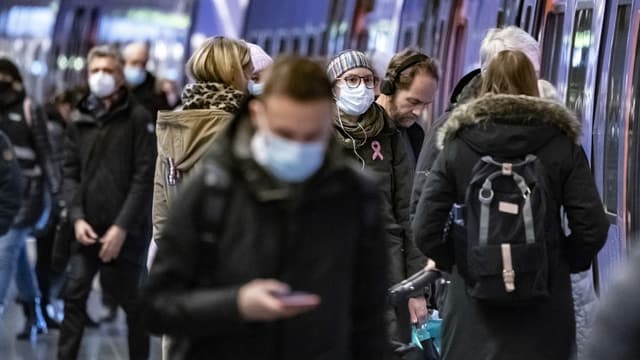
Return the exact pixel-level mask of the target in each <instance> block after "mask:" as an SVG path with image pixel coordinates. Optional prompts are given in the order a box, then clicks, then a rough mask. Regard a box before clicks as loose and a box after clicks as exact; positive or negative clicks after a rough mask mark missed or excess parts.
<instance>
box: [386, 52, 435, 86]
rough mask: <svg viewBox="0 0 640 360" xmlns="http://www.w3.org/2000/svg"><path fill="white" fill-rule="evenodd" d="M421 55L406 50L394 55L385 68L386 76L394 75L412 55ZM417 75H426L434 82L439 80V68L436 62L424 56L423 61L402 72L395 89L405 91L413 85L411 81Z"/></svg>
mask: <svg viewBox="0 0 640 360" xmlns="http://www.w3.org/2000/svg"><path fill="white" fill-rule="evenodd" d="M420 54H423V55H424V53H422V52H421V51H419V50H416V49H412V48H407V49H404V50H402V52H399V53H398V54H396V55H394V56H393V57H392V58H391V61H390V62H389V66H388V67H387V74H392V73H395V72H396V71H397V70H398V68H400V66H401V65H402V64H403V63H404V62H405V61H406V60H407V59H409V58H410V57H412V56H414V55H420ZM418 74H427V75H430V76H432V77H433V78H434V79H436V81H439V80H440V68H439V66H438V62H437V61H436V60H435V59H433V58H431V57H429V56H425V58H424V60H421V61H419V62H417V63H416V64H414V65H411V66H409V67H408V68H406V69H404V70H402V71H401V72H400V74H398V77H397V78H396V82H395V87H396V89H399V90H407V89H409V88H410V87H411V84H412V83H413V79H414V78H415V77H416V76H417V75H418Z"/></svg>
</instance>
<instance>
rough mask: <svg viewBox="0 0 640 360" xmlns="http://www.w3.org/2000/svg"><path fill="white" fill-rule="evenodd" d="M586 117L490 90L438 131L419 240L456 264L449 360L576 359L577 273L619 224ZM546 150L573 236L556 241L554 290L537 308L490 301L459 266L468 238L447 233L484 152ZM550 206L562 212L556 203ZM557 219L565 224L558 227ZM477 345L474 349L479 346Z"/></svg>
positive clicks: (446, 339) (507, 154)
mask: <svg viewBox="0 0 640 360" xmlns="http://www.w3.org/2000/svg"><path fill="white" fill-rule="evenodd" d="M580 132H581V128H580V123H579V122H578V121H577V120H576V119H575V117H574V116H573V115H572V114H571V113H570V112H569V111H568V110H567V109H566V108H565V107H564V106H563V105H560V104H557V103H555V102H552V101H547V100H543V99H540V98H534V97H527V96H514V95H489V96H483V97H481V98H478V99H476V100H474V101H472V102H470V103H467V104H465V105H461V106H460V107H458V109H456V110H455V111H454V112H453V113H452V114H451V116H450V117H449V119H448V120H447V122H446V123H445V125H444V126H443V127H442V128H441V129H440V131H439V133H438V144H439V146H440V148H443V150H442V152H441V153H440V155H439V156H438V158H437V159H436V162H435V164H434V166H433V168H432V171H431V172H430V174H429V176H428V177H427V182H426V184H425V186H424V191H423V192H422V195H421V197H420V200H419V203H418V207H417V212H416V217H415V221H414V232H415V236H416V237H415V239H416V244H417V245H418V247H419V248H420V249H421V250H422V251H423V252H424V253H425V254H426V255H427V256H429V257H430V258H433V259H434V260H435V261H436V264H438V266H439V267H442V268H444V269H448V270H452V281H451V285H450V286H449V287H450V289H449V290H448V291H449V293H448V294H447V297H446V300H445V302H446V307H447V309H451V311H448V312H447V313H446V314H444V319H445V320H444V321H445V322H444V323H443V358H444V359H446V360H452V359H453V360H463V359H469V360H470V359H486V360H498V359H513V358H518V359H525V360H526V359H532V360H533V359H558V360H560V359H563V360H564V359H568V358H569V356H570V353H571V350H572V348H573V347H574V346H575V319H574V309H573V301H572V296H571V283H570V277H569V274H570V273H571V272H578V271H584V270H586V269H588V268H589V267H590V265H591V261H592V259H593V258H594V257H595V255H596V254H597V252H598V251H599V250H600V248H601V247H602V246H603V245H604V242H605V241H606V236H607V231H608V228H609V223H608V220H607V219H606V217H605V214H604V210H603V207H602V203H601V201H600V197H599V195H598V192H597V189H596V186H595V182H594V180H593V176H592V175H591V171H590V169H589V165H588V162H587V158H586V155H585V153H584V150H583V149H582V147H581V146H579V145H578V144H577V142H578V138H579V136H580ZM527 154H534V155H536V156H537V157H538V158H539V159H540V161H541V162H542V164H543V165H544V166H545V169H546V172H547V176H548V180H549V186H550V191H551V193H552V195H553V198H554V199H555V200H556V201H555V202H554V203H552V204H550V205H551V206H552V207H553V206H555V212H556V213H557V214H558V220H557V224H555V225H554V226H552V227H551V228H554V227H555V228H557V229H558V232H559V233H561V227H560V206H562V207H564V209H565V211H566V214H567V218H568V222H569V227H570V229H571V235H569V236H567V237H564V236H563V235H561V234H558V236H557V239H559V240H558V241H557V243H554V244H552V245H550V250H549V258H550V261H551V263H552V264H555V265H554V266H553V267H552V269H551V272H550V284H551V285H550V286H551V297H550V298H549V299H548V300H545V301H543V302H541V303H539V304H537V305H536V306H532V307H528V308H524V309H523V308H505V307H487V306H483V305H482V304H480V303H477V302H476V301H475V300H473V299H472V298H470V297H469V295H468V294H467V292H466V289H465V286H466V285H465V282H464V280H463V279H462V278H461V277H460V275H459V274H458V271H457V266H456V259H457V257H458V256H464V255H462V254H464V251H465V250H464V249H465V248H466V247H465V244H464V236H462V237H458V238H457V240H452V239H450V238H447V239H443V229H444V225H445V223H446V221H447V217H448V213H449V210H450V209H451V206H452V204H453V203H464V199H465V192H466V189H467V185H468V183H469V181H470V176H471V172H472V169H473V167H474V165H475V164H476V163H477V161H478V160H479V159H480V157H481V156H483V155H491V156H494V157H498V158H508V159H513V158H524V156H526V155H527ZM550 211H554V210H553V208H552V210H550ZM556 225H557V226H556ZM468 349H474V351H473V352H469V351H468Z"/></svg>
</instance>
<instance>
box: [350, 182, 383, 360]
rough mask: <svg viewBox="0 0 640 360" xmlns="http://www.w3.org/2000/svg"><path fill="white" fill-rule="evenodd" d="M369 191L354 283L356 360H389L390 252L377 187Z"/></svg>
mask: <svg viewBox="0 0 640 360" xmlns="http://www.w3.org/2000/svg"><path fill="white" fill-rule="evenodd" d="M370 187H371V188H370V189H365V190H368V191H365V199H364V201H363V202H362V209H363V216H362V217H361V218H362V219H363V221H362V223H361V229H362V232H361V234H360V238H359V240H358V245H357V246H358V248H357V250H356V254H357V255H358V257H357V259H356V265H355V266H356V271H357V272H356V279H355V281H354V282H353V284H354V291H355V293H354V299H360V300H357V303H356V306H354V321H353V324H354V331H353V344H354V357H353V358H354V359H356V360H369V359H388V358H389V357H388V356H385V355H386V354H387V353H388V352H390V349H389V346H388V339H387V332H386V326H385V318H384V312H385V309H386V302H385V299H386V284H387V283H388V282H387V281H385V278H386V277H387V275H388V271H387V268H388V267H387V262H388V260H389V259H388V252H387V251H386V246H385V233H384V228H383V226H382V224H383V221H382V218H381V208H380V197H379V196H378V195H377V191H376V190H375V188H374V186H373V185H371V186H370Z"/></svg>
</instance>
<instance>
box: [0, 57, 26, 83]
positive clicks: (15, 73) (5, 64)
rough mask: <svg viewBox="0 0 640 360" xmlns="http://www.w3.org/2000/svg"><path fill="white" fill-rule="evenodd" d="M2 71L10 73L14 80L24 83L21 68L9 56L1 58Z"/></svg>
mask: <svg viewBox="0 0 640 360" xmlns="http://www.w3.org/2000/svg"><path fill="white" fill-rule="evenodd" d="M0 73H3V74H7V75H10V76H11V77H12V78H13V80H14V81H17V82H19V83H22V75H20V70H18V67H17V66H16V64H14V63H13V61H11V60H9V59H7V58H0Z"/></svg>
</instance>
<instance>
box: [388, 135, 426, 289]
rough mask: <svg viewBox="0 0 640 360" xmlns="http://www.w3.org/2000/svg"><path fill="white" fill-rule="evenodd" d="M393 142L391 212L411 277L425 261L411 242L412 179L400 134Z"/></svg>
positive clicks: (421, 267)
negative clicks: (401, 235) (401, 236)
mask: <svg viewBox="0 0 640 360" xmlns="http://www.w3.org/2000/svg"><path fill="white" fill-rule="evenodd" d="M392 141H393V152H394V154H393V155H394V156H393V181H394V189H393V194H392V196H393V208H394V209H393V211H394V213H395V217H396V220H397V222H398V224H400V226H401V227H402V230H403V231H404V236H403V239H402V242H403V249H404V264H405V269H404V270H405V274H406V276H407V277H408V276H411V275H413V274H415V273H416V272H418V271H420V270H422V269H423V268H424V266H425V265H426V264H427V259H426V258H425V257H424V255H422V254H421V253H420V251H419V250H418V248H417V247H416V245H415V243H414V241H413V235H412V231H411V220H410V214H409V197H410V196H411V185H412V181H413V177H412V176H411V168H410V167H409V159H408V158H407V153H406V150H405V148H404V147H403V145H402V143H401V139H400V134H398V135H394V136H393V137H392Z"/></svg>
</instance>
